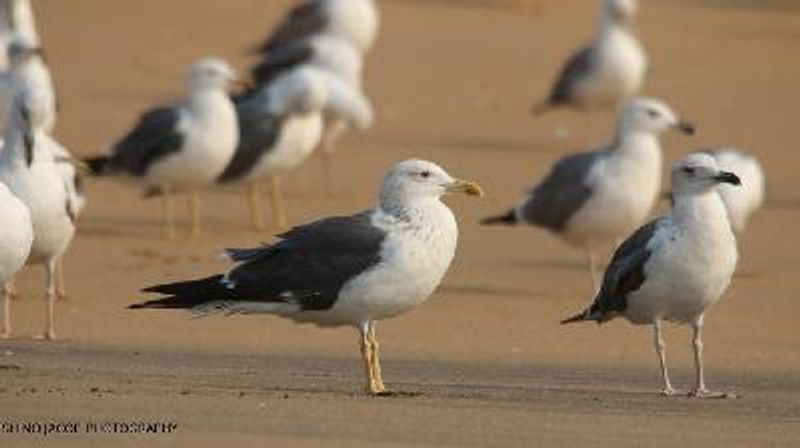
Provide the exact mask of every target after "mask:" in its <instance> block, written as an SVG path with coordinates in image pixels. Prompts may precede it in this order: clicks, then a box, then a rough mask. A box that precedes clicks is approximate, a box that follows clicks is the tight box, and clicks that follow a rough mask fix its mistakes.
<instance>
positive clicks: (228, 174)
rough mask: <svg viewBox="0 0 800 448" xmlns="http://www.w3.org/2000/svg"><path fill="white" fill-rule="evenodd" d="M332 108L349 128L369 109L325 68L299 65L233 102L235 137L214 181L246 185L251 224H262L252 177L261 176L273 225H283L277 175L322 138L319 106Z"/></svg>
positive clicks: (305, 155)
mask: <svg viewBox="0 0 800 448" xmlns="http://www.w3.org/2000/svg"><path fill="white" fill-rule="evenodd" d="M325 107H328V108H333V109H335V110H337V111H338V113H339V115H340V116H341V117H345V118H346V119H347V120H348V123H352V124H353V126H360V125H361V124H362V123H363V122H364V121H365V120H369V119H370V109H369V108H368V107H366V105H365V104H364V103H363V102H361V101H360V97H359V96H358V95H357V94H355V93H354V91H353V90H352V89H350V88H349V87H348V85H347V84H346V83H344V82H342V81H341V80H340V79H338V78H337V77H336V76H334V75H332V74H331V73H329V72H326V71H323V70H319V69H316V68H314V67H309V66H301V67H300V68H296V69H293V70H291V71H290V72H286V73H283V74H281V75H280V76H279V77H277V78H275V79H273V80H271V81H270V82H269V84H266V85H261V86H259V87H257V88H256V89H255V90H253V91H251V92H249V93H246V94H244V95H242V96H240V97H239V98H238V99H237V100H236V112H237V115H238V118H239V131H240V141H239V146H238V147H237V149H236V152H235V154H234V156H233V159H231V161H230V163H229V164H228V166H227V168H226V169H225V171H224V172H223V173H222V175H221V176H220V177H219V183H221V184H230V183H245V184H246V185H247V186H248V197H249V203H250V210H251V217H252V222H253V226H254V227H255V228H256V229H257V230H262V229H263V228H264V222H263V213H262V212H261V209H260V203H261V200H260V198H259V196H260V193H259V188H258V181H260V180H262V179H264V178H266V179H268V180H269V188H270V193H271V197H272V211H273V218H274V220H275V226H276V227H277V228H285V227H286V217H285V212H284V209H283V205H282V199H281V194H280V178H281V176H283V175H284V174H286V173H288V172H290V171H292V170H294V169H295V168H297V167H298V166H299V165H301V164H302V163H303V162H305V160H306V159H307V158H308V156H309V155H310V154H311V153H312V152H313V151H314V149H315V148H316V147H317V146H318V145H319V143H320V140H321V138H322V128H323V108H325Z"/></svg>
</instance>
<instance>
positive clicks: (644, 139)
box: [612, 128, 661, 154]
mask: <svg viewBox="0 0 800 448" xmlns="http://www.w3.org/2000/svg"><path fill="white" fill-rule="evenodd" d="M612 147H613V148H616V149H615V153H619V154H628V153H631V152H641V150H642V149H646V150H653V149H655V150H657V151H660V149H661V145H660V143H659V141H658V136H656V135H655V134H653V133H652V132H644V131H630V130H626V129H622V128H620V129H618V130H617V135H616V137H614V143H613V144H612Z"/></svg>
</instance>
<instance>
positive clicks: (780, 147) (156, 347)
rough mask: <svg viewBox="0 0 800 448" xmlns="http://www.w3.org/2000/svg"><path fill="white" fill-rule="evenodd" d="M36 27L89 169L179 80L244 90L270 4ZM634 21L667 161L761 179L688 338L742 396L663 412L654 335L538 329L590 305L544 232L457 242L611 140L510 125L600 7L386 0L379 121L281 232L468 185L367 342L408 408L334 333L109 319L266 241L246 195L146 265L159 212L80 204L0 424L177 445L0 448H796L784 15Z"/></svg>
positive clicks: (118, 190)
mask: <svg viewBox="0 0 800 448" xmlns="http://www.w3.org/2000/svg"><path fill="white" fill-rule="evenodd" d="M35 3H36V5H35V6H36V8H37V13H38V19H39V27H40V30H41V32H42V34H43V39H44V42H45V44H46V47H47V50H48V56H49V61H50V63H51V65H52V69H53V71H54V74H55V77H56V81H57V83H58V90H59V97H60V103H61V115H60V121H59V125H58V129H57V134H58V137H59V138H60V140H61V141H62V142H64V144H65V145H66V146H68V147H69V148H70V149H72V150H73V151H74V152H75V153H77V154H80V155H89V154H93V153H96V152H98V151H102V150H103V149H104V148H105V147H106V146H107V145H108V144H109V143H110V142H111V141H113V139H114V138H115V137H116V136H118V135H119V134H120V133H121V132H123V131H124V130H125V129H126V128H127V127H128V126H130V124H131V122H132V121H133V120H134V119H135V118H136V116H137V115H138V113H139V112H140V111H141V110H143V108H146V107H148V106H150V105H152V104H154V103H158V102H163V101H169V100H170V99H172V98H175V97H176V96H178V95H180V94H181V92H182V85H183V78H184V71H185V67H186V65H187V64H188V63H189V62H190V61H191V60H192V59H193V58H196V57H199V56H203V55H206V54H216V55H220V56H224V57H226V58H228V59H229V60H230V61H232V63H234V64H235V65H236V66H237V67H240V68H242V69H245V68H246V67H247V66H248V64H249V63H250V59H249V56H248V54H247V49H248V48H250V47H251V46H252V45H253V44H254V43H256V42H257V41H258V40H259V39H260V38H262V36H263V35H264V34H265V33H266V32H267V31H268V30H269V29H270V27H271V26H272V25H273V24H274V21H275V20H276V18H277V17H278V16H279V14H280V13H281V11H283V10H284V9H285V7H286V6H287V5H288V4H289V2H288V1H287V0H281V1H278V0H270V1H268V2H265V1H263V0H236V1H230V2H229V1H220V0H170V1H164V0H139V1H136V2H123V1H107V0H69V1H64V0H37V1H36V2H35ZM645 3H646V4H645V8H644V10H643V16H642V18H641V30H642V35H643V38H644V41H645V43H646V46H647V48H648V49H649V51H650V54H651V58H652V62H653V69H652V72H651V76H650V80H649V84H648V87H647V89H646V90H647V93H648V94H650V95H654V96H659V97H663V98H665V99H666V100H668V101H669V102H670V103H671V104H672V105H673V106H674V107H675V109H676V110H678V111H679V112H680V113H681V114H682V115H683V116H685V118H687V119H689V120H691V121H693V122H694V123H695V124H696V125H697V127H698V129H699V134H698V135H697V136H696V137H694V138H687V137H684V136H681V135H667V136H665V138H664V140H663V142H664V147H665V155H666V159H667V160H668V161H670V162H671V161H674V160H676V159H678V158H679V157H680V156H681V155H682V154H684V153H685V152H686V151H688V150H690V149H695V148H701V147H707V146H715V145H737V146H740V147H742V148H745V149H747V150H749V151H751V152H753V153H755V154H757V155H758V157H759V158H761V160H762V162H763V164H764V166H765V168H766V170H767V173H768V176H769V200H768V204H767V207H766V208H765V209H764V210H762V211H761V212H760V213H759V214H758V215H757V216H756V217H755V219H754V220H753V222H752V225H751V228H750V230H749V231H748V232H747V234H746V235H745V237H744V239H743V240H742V241H741V249H742V253H743V257H742V262H741V265H740V269H739V273H738V274H737V277H736V278H735V280H734V284H733V286H732V288H731V290H730V291H729V292H728V293H727V294H726V297H725V300H724V301H722V302H721V303H720V304H719V305H718V307H717V308H715V309H714V310H712V311H711V312H710V313H709V315H708V317H707V325H706V328H707V330H706V363H707V369H708V375H707V379H708V382H709V385H710V386H711V387H713V388H717V389H722V390H728V391H733V392H736V393H738V394H739V395H740V398H739V399H737V400H718V401H696V400H689V399H686V398H682V397H681V398H669V399H668V398H662V397H660V396H658V394H657V393H656V392H657V390H658V388H659V377H658V373H657V363H656V357H655V355H654V354H653V352H652V346H651V339H652V338H651V332H650V330H649V329H648V328H637V327H632V326H630V325H627V324H626V323H624V322H614V323H611V324H609V325H607V326H604V327H602V328H597V327H596V326H593V325H585V326H572V327H569V328H562V327H560V326H559V325H558V320H559V319H560V318H562V317H564V316H566V315H569V314H570V313H573V312H576V311H577V310H579V309H580V308H581V307H582V306H583V305H584V304H585V303H586V302H587V301H588V298H589V295H590V290H591V286H590V282H589V278H588V275H587V273H586V271H585V270H584V264H583V256H582V254H581V253H580V252H578V251H575V250H572V249H570V248H568V247H565V246H564V245H562V244H561V243H560V242H559V241H557V240H556V239H554V238H553V237H551V236H549V235H547V234H546V233H544V232H541V231H537V230H532V229H485V228H480V227H479V226H478V225H477V224H476V222H477V221H478V220H479V219H480V218H481V217H482V216H485V215H487V214H489V213H494V212H497V211H501V210H503V209H504V208H505V207H507V206H508V205H510V204H512V203H513V202H514V201H515V200H516V199H517V198H518V196H519V194H520V193H521V192H522V191H523V190H524V189H525V188H526V187H527V186H528V185H529V184H530V183H531V182H533V181H534V180H535V179H537V178H538V177H539V176H540V175H542V173H543V172H544V171H545V170H546V169H547V168H548V166H549V165H550V164H551V163H552V162H553V160H555V159H556V158H557V157H559V156H560V155H562V154H564V153H566V152H568V151H572V150H575V149H578V148H581V147H582V146H585V145H587V144H598V143H602V142H603V141H605V140H606V139H608V138H609V129H610V124H611V123H612V116H611V115H610V114H605V115H600V116H598V117H595V118H593V119H592V120H591V121H590V122H589V121H587V120H586V119H585V118H584V117H583V116H581V115H579V114H575V113H571V112H568V111H563V112H555V113H553V114H551V115H549V116H545V117H543V118H540V119H533V118H532V117H530V116H529V114H528V113H527V112H528V110H529V108H530V107H531V105H532V104H533V103H534V102H535V101H538V100H539V99H540V98H541V97H542V96H543V95H544V93H545V90H546V89H547V86H548V85H549V82H550V81H551V79H552V77H553V76H554V74H555V72H556V71H557V70H558V67H559V65H560V63H561V61H562V59H563V57H564V56H565V55H566V54H567V53H568V52H570V51H571V50H572V49H573V48H574V47H575V46H576V45H578V44H579V43H581V42H582V41H584V40H585V39H586V37H587V36H588V35H590V33H591V31H589V30H591V28H592V26H593V25H594V2H589V1H586V0H566V1H561V0H559V1H555V0H550V1H546V0H541V1H538V2H537V1H535V0H530V1H527V2H526V1H524V0H513V1H512V0H504V1H496V2H492V1H488V0H487V1H480V0H469V1H457V0H448V1H427V0H395V1H384V2H382V3H381V7H382V11H383V18H384V27H383V30H382V34H381V37H380V40H379V43H378V45H377V48H376V49H375V52H374V54H373V56H372V57H371V58H370V61H369V65H368V76H367V86H368V89H369V91H370V93H371V96H372V97H373V99H374V102H375V104H376V107H377V116H378V121H377V124H376V126H375V127H374V129H372V130H371V131H370V132H368V133H365V134H362V135H357V134H352V135H349V136H348V137H347V138H346V139H345V140H344V141H343V143H342V145H341V146H342V148H341V151H340V154H339V157H338V159H337V163H338V165H337V168H336V169H337V173H338V174H339V176H338V177H337V186H336V187H337V192H336V194H335V196H334V197H333V198H326V197H323V196H321V195H320V194H319V191H320V180H319V177H320V170H319V166H318V164H316V163H311V164H309V166H308V167H307V168H305V169H304V170H302V172H301V173H299V174H298V175H297V176H294V177H293V178H292V179H290V180H288V182H287V183H288V188H289V191H288V195H289V200H288V206H289V212H290V216H291V220H292V222H295V223H300V222H304V221H307V220H310V219H314V218H316V217H319V216H325V215H329V214H335V213H340V214H343V213H350V212H352V211H355V210H360V209H364V208H367V207H370V206H371V205H372V204H373V203H374V201H375V198H374V195H375V190H376V188H377V185H378V184H379V182H380V179H381V177H382V176H383V172H384V170H385V169H386V168H387V167H388V166H390V165H391V164H392V163H394V162H396V161H399V160H402V159H406V158H410V157H424V158H428V159H432V160H435V161H437V162H439V163H441V164H442V165H444V166H445V167H447V168H448V170H450V171H451V173H453V174H454V175H457V176H459V177H464V178H472V179H477V180H480V181H481V182H482V184H483V185H484V187H485V189H486V191H487V193H488V195H487V197H486V198H485V199H483V200H472V199H465V198H453V199H452V200H451V201H450V203H451V205H452V207H453V208H454V210H455V211H456V213H457V215H458V216H459V219H460V223H461V230H462V236H461V240H460V247H459V253H458V256H457V258H456V261H455V263H454V265H453V267H452V269H451V271H450V273H449V274H448V276H447V278H446V279H445V282H444V284H443V285H442V287H441V288H440V290H439V291H438V293H437V294H436V295H435V296H434V297H433V299H432V300H431V301H430V302H428V303H427V304H425V305H424V306H423V307H421V308H420V309H419V310H417V311H416V312H414V313H411V314H409V315H407V316H404V317H401V318H398V319H395V320H392V321H388V322H385V323H382V324H381V325H380V327H379V331H380V338H381V341H382V348H383V358H384V364H385V365H384V372H385V379H386V380H387V382H388V383H389V385H390V387H392V388H393V389H395V390H397V391H399V392H401V394H400V395H399V396H396V397H390V398H379V399H375V398H367V397H364V396H363V395H362V394H361V383H362V376H361V368H360V360H359V358H358V351H357V340H356V335H355V332H354V331H352V330H351V329H339V330H316V329H314V328H312V327H303V326H296V325H293V324H291V323H287V322H284V321H281V320H278V319H275V318H270V317H263V316H262V317H237V318H223V317H214V318H210V319H204V320H191V319H189V318H188V317H187V315H185V314H182V313H170V312H133V311H129V310H126V309H125V307H126V305H128V304H130V303H132V302H134V301H138V300H141V299H142V298H143V296H142V295H140V294H139V293H138V292H137V291H138V290H139V289H140V288H141V287H144V286H147V285H151V284H155V283H159V282H163V281H169V280H173V279H180V278H184V277H192V276H201V275H206V274H210V273H213V272H216V271H218V270H220V269H224V268H225V266H226V264H225V262H224V261H222V260H220V259H219V257H218V254H219V253H220V251H221V249H222V248H224V247H227V246H241V245H252V244H255V243H258V242H260V241H267V240H269V238H270V236H269V234H258V233H255V232H253V231H251V230H249V226H248V220H247V215H246V211H245V209H244V200H243V198H242V197H241V196H240V195H239V194H237V192H236V191H226V192H219V193H214V194H211V195H209V196H208V198H207V202H206V207H205V210H206V213H205V214H206V223H207V227H206V234H205V236H204V237H203V238H202V239H200V240H199V241H192V242H186V241H184V242H167V241H164V240H163V239H161V237H160V229H159V226H158V224H159V221H158V211H159V204H158V203H157V202H148V201H144V200H142V199H141V198H140V192H139V191H138V190H137V189H135V188H133V187H132V186H130V185H126V184H120V183H115V182H111V181H92V182H90V184H89V199H90V205H89V207H88V209H87V211H86V214H85V217H84V218H83V221H82V222H81V228H80V231H79V235H78V238H77V239H76V241H75V242H74V244H73V247H72V249H71V251H70V253H69V256H68V258H67V281H68V287H69V293H70V299H69V300H68V301H66V302H62V303H60V304H59V309H58V313H59V315H58V333H59V336H60V337H61V340H59V341H57V342H55V343H43V342H37V341H32V340H31V338H32V336H34V335H35V334H36V333H37V332H38V331H40V329H41V326H42V321H43V319H42V318H43V316H42V314H43V302H42V299H41V296H42V290H41V273H40V272H39V271H38V270H28V271H26V272H25V273H24V274H23V275H22V276H21V278H20V282H19V286H20V289H21V292H22V294H23V296H22V298H21V300H19V301H17V302H15V304H14V306H15V322H16V327H15V332H16V337H15V338H14V339H13V340H10V341H2V342H0V424H3V423H4V422H23V421H80V422H86V421H122V422H130V421H141V420H145V419H148V420H162V421H169V422H175V423H177V425H178V429H177V430H176V431H173V432H172V433H171V434H159V435H130V434H127V435H126V434H105V435H100V434H86V433H82V434H77V435H50V436H47V437H44V436H36V435H14V436H10V435H7V434H0V446H2V447H23V446H24V447H27V446H72V447H88V446H148V447H152V446H178V445H180V446H187V444H188V443H192V445H193V446H220V445H221V444H222V445H224V446H226V447H238V446H256V445H258V446H281V447H284V446H287V447H290V446H319V445H324V446H346V447H354V446H372V447H374V446H432V445H451V446H476V447H478V446H480V447H484V446H613V447H621V446H676V445H678V444H681V445H683V446H704V447H715V446H725V447H733V446H737V447H738V446H741V447H756V446H758V447H766V446H776V447H778V446H780V447H785V446H800V375H799V373H800V330H798V326H797V316H798V315H800V301H798V299H797V297H796V296H797V290H798V286H799V285H800V275H798V274H800V257H798V256H797V250H798V248H800V244H799V241H800V238H798V237H797V236H796V234H795V233H793V232H795V231H796V229H798V228H800V190H799V189H798V186H797V169H798V166H800V165H799V164H798V162H799V161H800V156H799V155H798V151H797V143H796V142H797V139H796V138H795V137H794V134H793V133H792V131H795V130H796V128H797V123H798V119H797V107H796V105H797V104H798V103H800V89H799V88H798V87H797V80H798V78H800V59H798V58H797V57H796V55H797V54H798V52H799V50H800V14H799V13H798V12H797V9H795V8H788V9H784V8H782V7H780V5H779V6H777V7H775V8H765V9H758V8H753V7H752V5H741V6H735V7H734V6H721V5H722V3H723V2H709V3H708V4H705V3H700V2H697V1H689V0H659V1H656V0H652V1H648V2H645ZM774 3H776V4H778V3H780V2H774ZM537 4H538V6H537ZM558 129H561V130H562V131H561V132H557V130H558ZM562 134H568V135H567V136H566V137H564V136H563V135H562ZM689 337H690V335H689V331H688V329H686V328H670V329H669V332H668V334H667V344H668V356H669V361H670V365H671V367H672V372H673V375H674V382H675V383H676V386H679V387H680V388H681V389H683V390H686V389H688V387H689V386H690V385H691V381H692V362H691V350H690V345H689Z"/></svg>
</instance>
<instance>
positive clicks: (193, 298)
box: [131, 160, 483, 395]
mask: <svg viewBox="0 0 800 448" xmlns="http://www.w3.org/2000/svg"><path fill="white" fill-rule="evenodd" d="M447 193H465V194H468V195H471V196H481V195H483V192H482V190H481V188H480V187H479V186H478V185H477V184H475V183H473V182H467V181H463V180H458V179H454V178H452V177H451V176H450V175H449V174H447V172H445V171H444V170H443V169H442V168H441V167H439V166H438V165H436V164H434V163H431V162H426V161H423V160H408V161H405V162H401V163H398V164H397V165H395V166H394V167H393V168H392V169H391V170H390V171H389V173H388V174H387V175H386V178H385V180H384V183H383V188H382V190H381V193H380V196H379V203H378V206H377V207H375V208H374V209H372V210H368V211H365V212H361V213H357V214H355V215H350V216H344V217H333V218H326V219H322V220H319V221H316V222H313V223H311V224H307V225H303V226H299V227H295V228H294V229H292V230H290V231H289V232H286V233H284V234H282V235H279V236H278V238H279V241H278V242H276V243H274V244H265V245H262V246H260V247H256V248H253V249H229V250H228V251H226V254H227V256H228V257H229V258H230V259H231V260H232V261H233V262H236V263H238V264H237V265H236V266H235V267H234V268H233V269H232V270H231V271H230V272H228V273H227V274H218V275H213V276H211V277H207V278H204V279H200V280H192V281H185V282H178V283H171V284H163V285H158V286H153V287H150V288H147V289H145V291H147V292H154V293H160V294H164V295H165V296H166V297H162V298H159V299H156V300H151V301H148V302H144V303H140V304H135V305H132V306H131V308H135V309H139V308H167V309H189V310H191V311H193V312H194V313H196V314H200V315H206V314H212V313H220V312H224V313H227V314H274V315H277V316H281V317H285V318H289V319H292V320H294V321H295V322H299V323H313V324H315V325H317V326H320V327H336V326H352V327H354V328H356V329H357V330H358V331H359V335H360V336H359V342H360V347H361V355H362V358H363V361H364V371H365V374H366V377H367V384H366V390H367V392H368V393H369V394H373V395H379V394H385V393H387V388H386V386H385V385H384V383H383V379H382V375H381V366H380V361H379V356H378V341H377V337H376V332H375V327H376V325H377V322H378V321H380V320H383V319H389V318H392V317H395V316H398V315H400V314H403V313H406V312H408V311H411V310H412V309H414V308H416V307H417V306H419V305H421V304H422V303H423V302H425V301H426V300H427V299H428V297H430V295H431V294H433V292H434V290H435V289H436V287H437V286H438V285H439V283H440V282H441V281H442V278H443V277H444V275H445V273H446V272H447V269H448V268H449V267H450V263H451V261H452V260H453V256H454V255H455V251H456V243H457V240H458V227H457V225H456V219H455V216H454V215H453V212H452V211H451V210H450V208H449V207H447V205H445V204H444V203H443V202H442V201H441V197H442V196H444V195H445V194H447Z"/></svg>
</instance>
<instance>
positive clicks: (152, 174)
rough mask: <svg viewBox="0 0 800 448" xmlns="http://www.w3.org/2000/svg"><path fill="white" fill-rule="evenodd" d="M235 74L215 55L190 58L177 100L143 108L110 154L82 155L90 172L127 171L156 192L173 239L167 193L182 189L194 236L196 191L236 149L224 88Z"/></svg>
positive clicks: (149, 193)
mask: <svg viewBox="0 0 800 448" xmlns="http://www.w3.org/2000/svg"><path fill="white" fill-rule="evenodd" d="M235 79H236V73H235V72H234V70H233V69H232V68H231V67H230V66H229V65H228V64H227V63H226V62H225V61H223V60H221V59H218V58H213V57H207V58H202V59H200V60H198V61H195V62H194V63H193V64H192V65H191V67H190V68H189V77H188V90H189V93H188V96H187V97H186V98H185V99H184V100H183V101H181V102H180V103H178V104H175V105H172V106H166V107H159V108H156V109H152V110H150V111H148V112H146V113H145V114H144V115H142V117H141V118H140V119H139V122H138V123H137V124H136V126H135V127H134V128H133V130H131V131H130V132H129V133H128V134H127V135H126V136H124V137H123V138H122V139H121V140H119V141H118V142H117V143H116V144H115V145H114V147H113V148H112V150H111V154H110V155H108V156H100V157H95V158H91V159H89V160H87V164H88V165H89V168H90V170H91V171H92V173H93V174H95V175H115V174H123V175H127V176H131V177H133V178H136V179H138V180H139V181H140V182H141V183H143V184H144V185H145V186H146V187H147V189H146V193H145V195H146V196H154V195H161V196H162V197H163V205H164V227H165V231H166V235H167V237H168V238H170V239H174V238H175V228H174V222H173V219H174V216H173V204H172V194H173V193H178V192H187V193H188V199H189V209H190V213H191V219H192V227H191V237H198V236H199V235H200V196H199V190H202V189H205V188H208V187H210V186H213V185H214V182H215V181H216V179H217V178H218V177H219V175H220V174H221V173H222V171H223V170H224V169H225V167H226V166H227V165H228V162H230V160H231V158H232V157H233V153H234V151H235V150H236V145H237V144H238V142H239V128H238V124H237V119H236V110H235V109H234V106H233V102H232V101H231V99H230V97H229V96H228V93H227V91H226V88H227V86H228V84H229V83H231V82H233V81H235Z"/></svg>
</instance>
